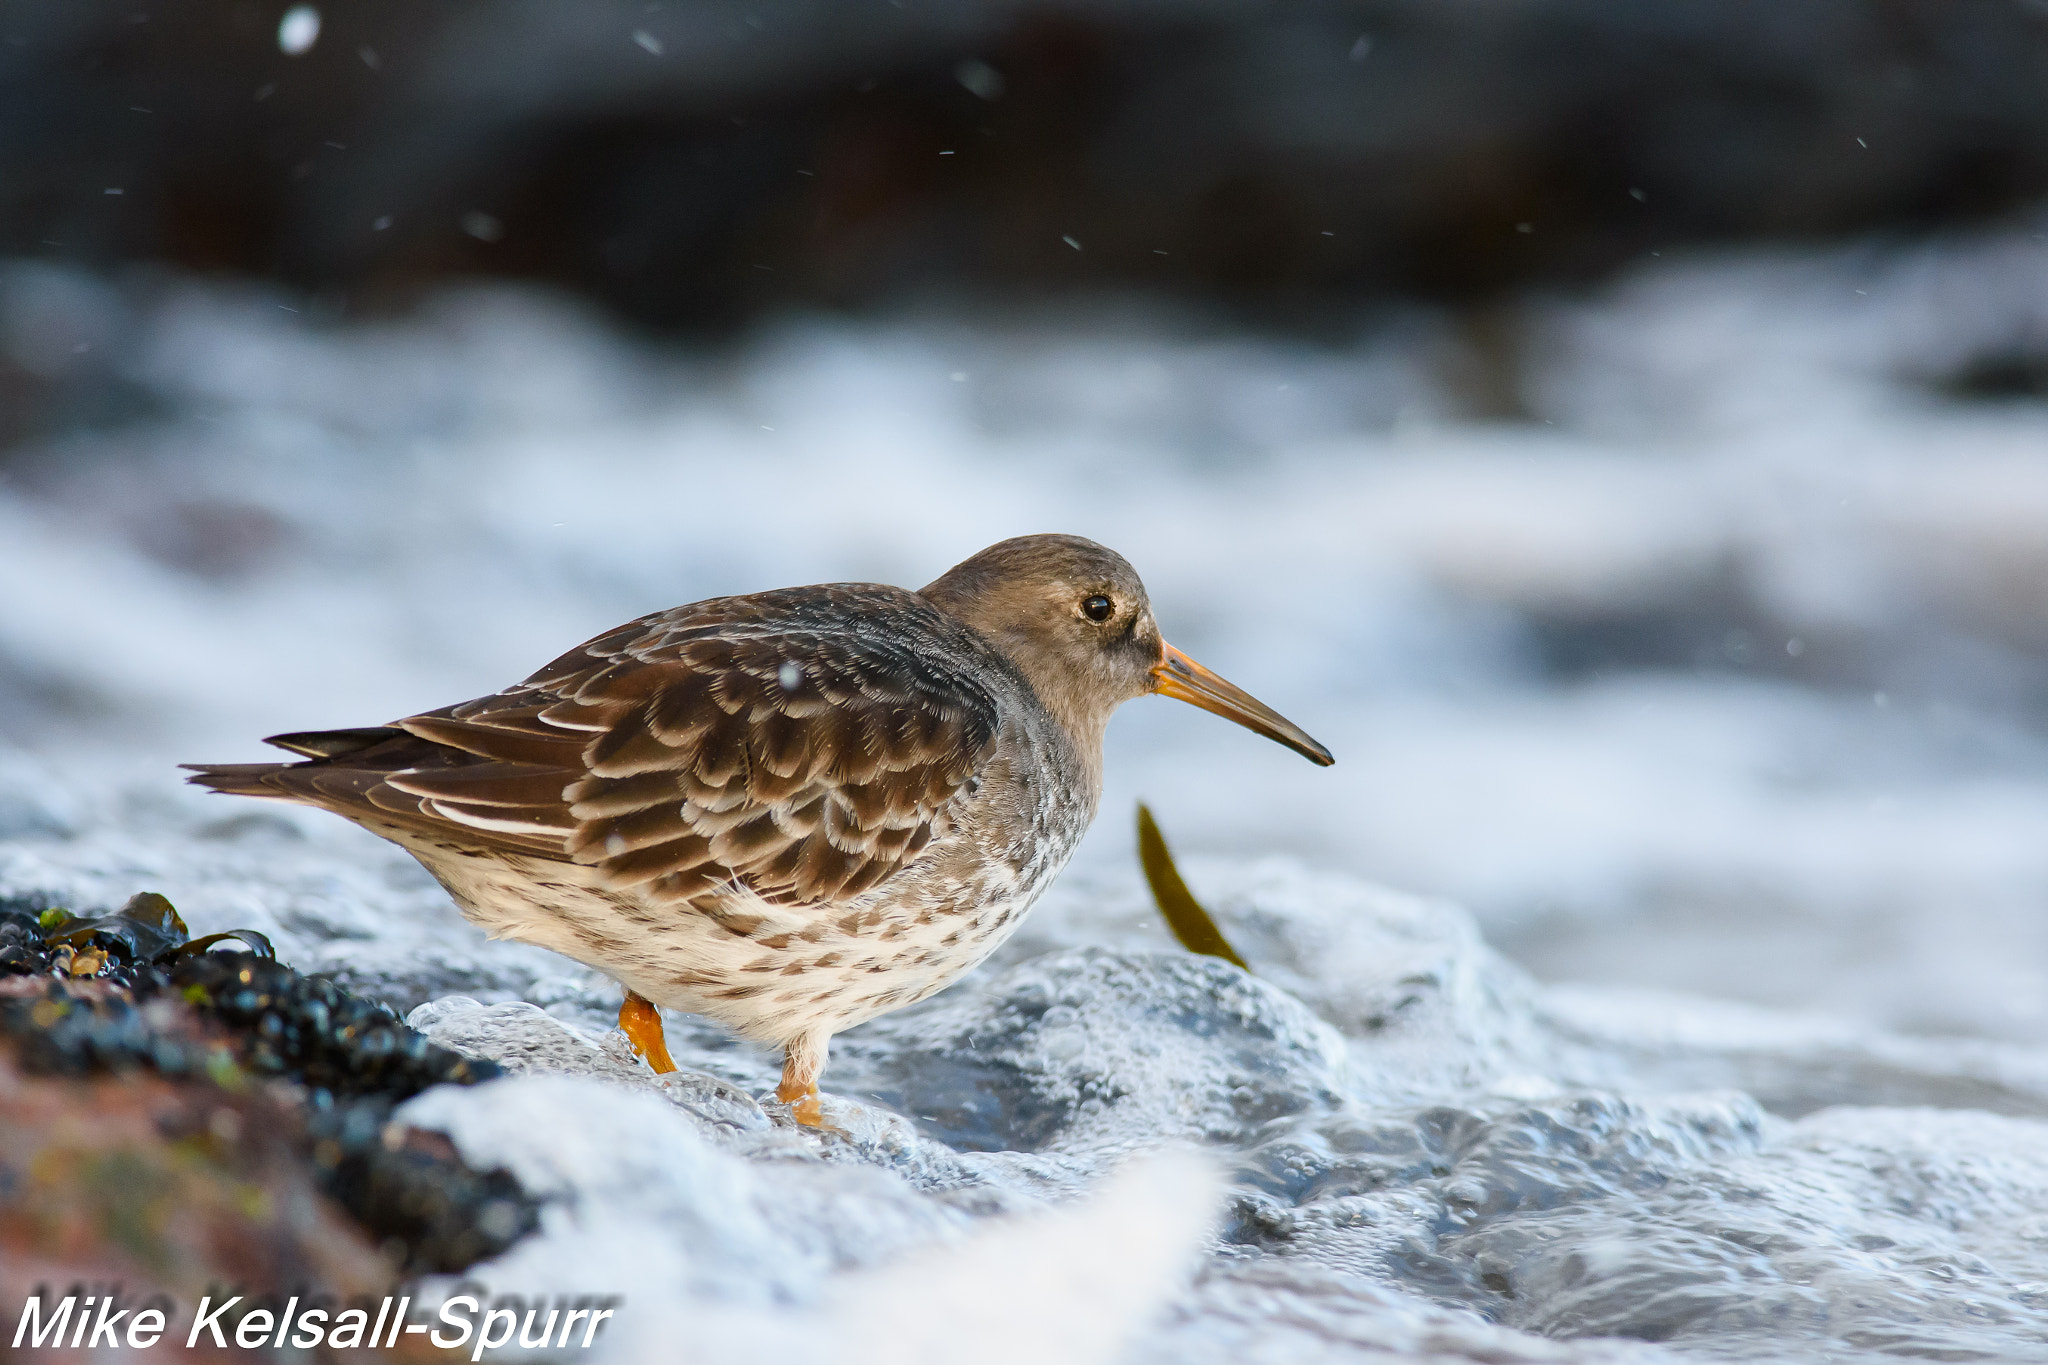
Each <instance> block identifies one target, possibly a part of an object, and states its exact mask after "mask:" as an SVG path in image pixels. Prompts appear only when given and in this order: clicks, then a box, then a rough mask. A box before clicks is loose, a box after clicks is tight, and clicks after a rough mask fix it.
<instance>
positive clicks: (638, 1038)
mask: <svg viewBox="0 0 2048 1365" xmlns="http://www.w3.org/2000/svg"><path fill="white" fill-rule="evenodd" d="M619 1029H620V1031H621V1032H623V1033H624V1034H625V1035H626V1041H627V1042H629V1043H631V1044H632V1045H633V1055H634V1056H635V1057H639V1058H642V1059H644V1060H645V1061H646V1063H647V1065H648V1066H649V1067H650V1068H652V1069H653V1071H654V1074H655V1075H657V1076H660V1075H665V1074H666V1073H668V1072H671V1071H674V1070H675V1069H676V1064H675V1063H674V1062H673V1061H671V1060H670V1059H669V1055H668V1039H667V1038H665V1037H664V1036H663V1035H662V1032H661V1011H660V1010H658V1009H656V1008H655V1007H654V1002H653V1001H652V1000H649V999H648V998H647V997H646V996H644V995H641V994H639V993H638V992H637V991H627V992H626V1000H625V1003H624V1004H622V1005H620V1006H619Z"/></svg>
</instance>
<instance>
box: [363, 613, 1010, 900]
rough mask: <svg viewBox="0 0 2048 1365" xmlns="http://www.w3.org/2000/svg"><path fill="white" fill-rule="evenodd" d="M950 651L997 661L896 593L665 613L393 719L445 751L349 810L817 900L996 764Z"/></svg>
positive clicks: (902, 840) (655, 887)
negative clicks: (489, 690)
mask: <svg viewBox="0 0 2048 1365" xmlns="http://www.w3.org/2000/svg"><path fill="white" fill-rule="evenodd" d="M884 617H886V618H887V619H886V620H883V619H878V618H884ZM963 649H965V650H969V651H972V652H974V653H975V654H977V655H981V656H983V657H989V656H987V655H986V653H985V647H983V646H980V645H979V642H978V641H976V640H974V639H973V638H972V637H971V636H967V635H965V633H964V632H963V630H962V628H960V627H958V626H957V625H956V624H955V623H952V622H950V621H949V620H948V619H947V618H944V617H942V616H940V615H939V614H938V613H937V612H936V611H935V610H934V609H932V608H931V607H930V606H928V605H927V604H925V603H924V602H923V601H922V600H921V599H918V598H917V597H916V596H915V595H914V594H911V593H907V592H904V591H903V590H901V589H895V588H880V587H869V586H867V585H833V586H831V587H829V588H809V589H791V590H785V591H783V592H777V593H761V594H756V595H754V596H753V597H749V598H727V599H721V600H718V601H712V602H705V603H699V604H696V605H694V606H690V607H679V608H677V609H675V610H674V611H670V612H664V613H661V614H660V615H657V616H652V617H646V618H643V619H642V620H639V621H635V622H631V623H629V624H628V625H625V626H622V627H620V628H619V629H617V630H614V631H611V632H608V633H607V634H605V635H601V636H599V637H597V638H596V639H594V640H591V641H590V642H588V643H587V644H585V645H582V646H580V647H578V648H577V649H575V650H571V651H570V652H569V653H567V654H564V655H563V656H561V657H560V658H559V659H556V660H555V661H554V662H553V663H551V664H549V665H548V666H547V667H546V668H543V669H541V670H540V671H539V672H537V673H535V674H534V675H533V676H532V677H531V678H529V679H527V680H526V681H525V682H523V683H520V684H517V685H516V686H514V687H511V688H508V689H507V690H505V691H504V692H501V693H497V694H495V695H493V696H489V697H481V698H478V699H476V700H474V701H470V702H464V703H462V704H460V705H458V706H452V707H446V708H443V709H442V710H440V711H435V712H430V713H427V714H424V715H420V716H413V717H409V718H407V719H406V720H403V721H400V722H398V724H399V726H401V727H402V728H403V729H404V730H405V731H406V732H408V733H409V734H411V735H413V736H416V737H417V738H418V740H421V741H430V742H431V743H432V744H433V745H435V746H447V748H448V749H453V750H455V751H457V753H456V754H454V755H450V756H449V757H450V760H451V761H448V762H445V763H440V764H431V765H422V766H419V767H414V768H409V769H406V770H403V771H398V772H391V773H388V774H383V775H380V776H381V779H382V780H381V781H379V782H377V783H375V784H374V786H373V787H372V788H371V789H370V790H369V791H367V792H362V791H358V793H357V799H361V797H362V796H367V797H368V799H369V800H370V801H371V802H372V803H373V804H375V805H377V806H378V807H379V808H389V807H402V808H403V814H404V815H405V816H406V817H407V818H408V819H410V820H421V821H427V822H445V823H446V824H447V825H452V826H459V827H461V828H462V829H464V830H465V831H468V832H471V833H472V834H474V835H475V836H478V837H480V838H482V839H483V840H484V841H485V842H486V843H495V842H497V841H498V840H500V839H504V840H506V841H507V843H508V846H516V847H518V848H519V849H520V851H532V850H533V848H534V846H535V844H536V842H541V843H546V844H549V845H550V846H551V848H552V853H551V856H556V857H565V858H569V859H573V860H574V861H576V862H580V863H586V864H590V865H593V866H595V867H597V868H599V869H601V870H602V871H603V873H604V874H605V878H606V880H607V881H608V882H610V883H611V884H612V885H614V886H616V887H619V888H621V889H625V888H628V887H632V888H637V889H638V891H639V894H641V895H643V896H648V897H651V898H653V899H657V900H663V901H669V902H680V901H688V900H691V899H694V898H697V897H700V896H703V895H704V894H706V893H707V892H712V891H716V890H718V889H719V888H721V887H725V888H729V889H732V890H741V889H744V890H745V891H746V892H748V893H751V895H752V896H753V897H756V898H758V899H759V900H761V901H763V902H765V903H767V904H770V905H808V904H815V903H818V902H821V901H827V900H831V899H833V898H835V897H837V896H842V895H848V894H852V893H853V892H854V891H856V890H859V889H865V888H867V887H870V886H873V885H875V884H877V883H879V882H880V881H881V880H883V879H884V878H886V877H887V876H889V875H890V874H891V873H893V872H894V871H896V870H897V869H898V868H899V867H901V866H903V865H904V864H906V863H908V862H910V861H911V860H913V859H915V858H916V857H918V856H919V854H920V853H921V852H922V851H923V850H924V849H925V848H926V847H927V846H929V845H930V843H931V842H932V841H933V840H934V839H935V838H938V837H940V836H942V835H943V834H944V833H945V831H946V829H947V827H948V809H949V807H950V806H951V805H952V803H953V801H954V800H955V798H956V797H957V796H958V795H959V793H960V792H961V791H962V790H963V788H964V787H965V786H966V785H967V783H968V782H969V780H970V779H971V778H972V777H973V776H974V774H975V773H976V772H977V771H979V770H980V768H981V767H982V765H983V764H984V763H985V762H986V761H987V759H988V757H989V755H990V754H991V753H992V752H993V751H994V748H995V742H996V733H997V728H998V724H999V714H998V704H997V701H996V698H995V696H994V694H993V692H992V691H991V690H990V689H989V687H988V686H986V685H984V684H983V683H982V682H980V681H977V680H976V679H975V678H974V677H972V676H970V674H971V672H972V670H967V671H963V670H962V669H959V668H948V667H946V666H944V664H943V663H941V662H939V661H940V660H941V659H943V658H946V657H947V656H951V657H952V658H954V659H959V658H960V655H961V651H962V650H963ZM444 752H445V750H444ZM393 813H394V814H397V813H399V812H398V811H396V810H394V811H393Z"/></svg>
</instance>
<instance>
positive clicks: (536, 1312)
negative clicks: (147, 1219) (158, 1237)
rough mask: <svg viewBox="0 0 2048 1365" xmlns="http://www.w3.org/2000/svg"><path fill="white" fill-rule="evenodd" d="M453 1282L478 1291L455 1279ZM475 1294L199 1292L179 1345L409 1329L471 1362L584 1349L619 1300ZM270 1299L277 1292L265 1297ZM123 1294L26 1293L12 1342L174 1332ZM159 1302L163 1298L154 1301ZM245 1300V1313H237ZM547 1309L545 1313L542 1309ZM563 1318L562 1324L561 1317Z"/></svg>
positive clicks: (327, 1341)
mask: <svg viewBox="0 0 2048 1365" xmlns="http://www.w3.org/2000/svg"><path fill="white" fill-rule="evenodd" d="M456 1288H457V1289H478V1287H477V1286H474V1285H466V1284H465V1285H457V1286H456ZM478 1294H484V1295H488V1291H487V1290H481V1289H478V1293H477V1294H471V1293H458V1294H454V1295H451V1296H450V1297H448V1298H445V1299H443V1300H441V1307H440V1310H439V1312H438V1313H436V1315H435V1316H434V1318H433V1319H431V1320H429V1321H426V1322H410V1321H408V1320H407V1318H408V1311H409V1310H410V1308H411V1306H412V1299H411V1298H410V1297H398V1298H386V1299H382V1300H379V1301H377V1302H376V1304H375V1305H374V1313H375V1316H374V1317H373V1316H372V1312H373V1309H372V1305H371V1304H369V1303H366V1302H363V1301H361V1300H358V1301H357V1302H356V1303H355V1304H354V1305H352V1306H350V1307H347V1308H342V1307H341V1306H340V1305H339V1304H338V1303H337V1302H336V1300H334V1299H333V1298H331V1297H326V1296H318V1297H313V1298H309V1299H306V1300H305V1301H304V1302H303V1303H302V1302H301V1301H300V1299H299V1298H298V1297H297V1296H294V1297H293V1298H291V1299H290V1300H288V1301H287V1302H286V1303H285V1305H284V1306H283V1307H282V1308H276V1307H272V1308H258V1307H255V1306H254V1305H253V1304H248V1305H245V1304H244V1302H243V1296H241V1295H239V1294H235V1295H231V1296H227V1295H224V1296H219V1297H216V1296H215V1295H212V1294H209V1295H207V1296H206V1297H204V1298H202V1299H200V1300H199V1307H198V1309H197V1310H196V1311H195V1312H194V1313H193V1315H192V1321H191V1324H190V1327H189V1330H188V1331H187V1332H186V1333H185V1346H186V1348H187V1349H190V1348H192V1347H195V1346H214V1347H223V1348H224V1347H226V1346H228V1345H230V1344H233V1345H235V1346H239V1347H241V1348H242V1349H244V1350H251V1351H253V1350H256V1349H258V1348H260V1347H264V1346H268V1347H271V1348H273V1349H276V1348H280V1347H283V1346H285V1345H286V1344H290V1345H291V1346H294V1347H296V1348H298V1349H299V1350H302V1351H303V1350H311V1349H313V1348H314V1347H316V1346H326V1347H329V1348H331V1349H334V1350H342V1351H346V1350H356V1349H360V1348H368V1349H372V1350H389V1349H391V1348H392V1347H395V1346H397V1345H398V1343H399V1339H400V1338H401V1337H402V1336H405V1335H407V1334H414V1335H418V1334H422V1333H424V1334H425V1335H426V1337H427V1339H428V1340H429V1341H431V1342H433V1343H434V1345H436V1346H438V1347H440V1348H441V1349H442V1350H444V1351H453V1350H460V1349H461V1348H462V1347H464V1346H469V1345H472V1344H474V1347H475V1349H474V1351H473V1352H472V1353H471V1355H470V1359H471V1360H477V1359H480V1358H481V1357H482V1356H483V1353H484V1352H485V1351H488V1350H494V1349H496V1348H497V1347H500V1346H508V1345H511V1344H513V1342H514V1341H515V1340H516V1341H517V1343H518V1344H519V1345H520V1346H523V1347H526V1348H527V1349H529V1350H531V1349H537V1348H539V1347H542V1346H552V1347H554V1348H555V1349H556V1350H565V1349H568V1348H570V1347H575V1348H577V1349H587V1348H588V1347H589V1346H590V1345H591V1344H592V1343H593V1342H595V1341H596V1340H597V1329H598V1326H599V1325H600V1324H601V1323H603V1322H604V1320H605V1319H606V1318H609V1317H611V1316H612V1315H613V1313H614V1311H615V1310H616V1308H617V1307H618V1305H619V1304H620V1303H622V1302H623V1300H622V1299H621V1298H620V1296H618V1295H616V1294H611V1295H583V1296H580V1297H576V1298H573V1299H571V1298H560V1299H557V1300H556V1301H555V1304H554V1306H552V1307H550V1306H549V1305H548V1304H547V1303H546V1302H544V1301H540V1300H535V1301H532V1302H528V1301H526V1300H523V1299H521V1298H520V1297H519V1296H518V1295H516V1294H508V1295H505V1296H503V1297H501V1298H499V1299H497V1300H496V1301H495V1302H494V1304H493V1306H491V1307H489V1308H485V1307H484V1305H483V1302H482V1301H481V1300H480V1298H479V1297H478ZM270 1302H271V1303H272V1304H273V1305H274V1304H275V1302H276V1301H275V1300H274V1299H273V1300H270ZM119 1305H120V1292H119V1290H118V1289H117V1290H115V1291H114V1292H113V1293H109V1294H97V1295H96V1294H79V1293H75V1292H74V1293H71V1294H67V1295H65V1296H64V1297H63V1298H61V1299H59V1298H57V1297H56V1296H55V1295H53V1294H50V1293H48V1292H38V1293H36V1294H34V1295H31V1296H30V1297H29V1298H28V1299H27V1300H26V1301H25V1302H24V1303H23V1304H22V1307H21V1315H20V1317H19V1318H17V1319H16V1320H15V1327H14V1339H13V1341H12V1343H11V1345H12V1346H13V1347H14V1348H15V1349H20V1348H21V1347H24V1346H28V1347H41V1348H43V1349H46V1350H48V1349H64V1348H69V1349H74V1350H76V1349H81V1348H82V1349H86V1350H91V1349H93V1348H95V1347H101V1346H112V1347H116V1348H118V1347H122V1346H127V1347H130V1348H132V1349H135V1350H144V1349H147V1348H148V1347H151V1346H154V1345H156V1344H157V1343H158V1342H159V1341H160V1340H162V1339H163V1336H164V1334H165V1333H166V1332H168V1331H170V1330H171V1323H172V1320H173V1319H174V1318H175V1317H176V1316H177V1314H176V1309H175V1306H174V1305H172V1304H171V1302H170V1300H169V1299H167V1298H164V1297H163V1296H162V1295H158V1296H157V1297H155V1298H152V1299H149V1300H148V1301H147V1303H146V1305H143V1306H135V1307H128V1308H122V1307H120V1306H119ZM155 1305H164V1306H162V1307H158V1306H155ZM238 1305H242V1307H241V1311H239V1312H237V1311H235V1310H236V1308H237V1306H238ZM543 1309H545V1310H546V1316H545V1317H542V1316H541V1314H542V1310H543ZM558 1319H559V1326H558V1325H557V1320H558Z"/></svg>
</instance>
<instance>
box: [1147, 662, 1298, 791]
mask: <svg viewBox="0 0 2048 1365" xmlns="http://www.w3.org/2000/svg"><path fill="white" fill-rule="evenodd" d="M1152 690H1153V691H1154V692H1157V693H1158V694H1159V695H1160V696H1162V697H1176V698H1178V699H1179V700H1181V701H1184V702H1188V703H1190V704H1191V705H1195V706H1199V707H1201V708H1202V709H1203V710H1204V711H1214V712H1215V713H1216V714H1217V715H1219V716H1222V717H1224V718H1225V719H1226V720H1234V721H1236V722H1237V723H1238V724H1239V725H1242V726H1243V727H1244V728H1245V729H1247V730H1251V731H1255V732H1256V733H1258V734H1262V735H1264V736H1265V737H1266V738H1267V739H1270V740H1273V741H1274V742H1276V743H1279V744H1285V745H1286V746H1287V747H1288V748H1290V749H1292V750H1294V752H1296V753H1298V754H1300V755H1301V756H1302V757H1303V758H1305V759H1307V760H1308V761H1309V762H1311V763H1320V764H1321V765H1323V766H1324V767H1325V768H1327V767H1329V766H1330V765H1331V764H1332V763H1335V762H1336V761H1337V760H1336V759H1335V758H1333V757H1331V755H1330V751H1329V750H1328V749H1325V748H1324V747H1323V746H1322V745H1320V744H1318V743H1316V742H1315V741H1314V740H1312V739H1310V738H1309V737H1308V735H1307V733H1306V732H1305V731H1303V730H1302V728H1301V727H1300V726H1299V725H1296V724H1295V723H1294V722H1293V721H1291V720H1289V719H1287V717H1285V716H1283V715H1281V714H1280V713H1279V712H1278V711H1275V710H1274V709H1273V708H1272V707H1270V706H1268V705H1266V704H1265V703H1264V702H1262V701H1260V700H1259V699H1258V698H1257V697H1254V696H1253V695H1252V694H1251V693H1249V692H1247V691H1245V690H1244V689H1243V688H1241V687H1239V686H1237V685H1236V684H1235V683H1232V682H1228V681H1226V680H1225V679H1223V678H1222V677H1219V676H1218V675H1217V674H1214V673H1211V672H1210V671H1209V670H1208V669H1206V668H1204V667H1202V666H1201V665H1200V664H1198V663H1196V662H1195V661H1194V660H1193V659H1190V658H1189V657H1188V656H1187V655H1185V654H1183V653H1181V652H1180V651H1179V650H1177V649H1175V648H1174V647H1173V646H1172V645H1167V646H1166V655H1165V657H1164V658H1162V659H1160V661H1159V663H1158V664H1157V665H1156V666H1155V667H1154V668H1153V670H1152Z"/></svg>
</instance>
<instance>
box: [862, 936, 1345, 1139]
mask: <svg viewBox="0 0 2048 1365" xmlns="http://www.w3.org/2000/svg"><path fill="white" fill-rule="evenodd" d="M835 1052H836V1053H837V1054H838V1055H839V1058H840V1060H839V1061H838V1062H837V1063H836V1065H838V1066H840V1067H843V1068H844V1070H843V1071H841V1072H839V1073H838V1074H836V1075H834V1076H832V1077H830V1080H831V1082H832V1083H833V1084H834V1086H835V1088H844V1089H849V1090H851V1091H853V1092H854V1093H862V1094H867V1095H872V1096H874V1097H875V1098H876V1099H878V1100H880V1101H881V1102H883V1103H884V1104H887V1105H888V1106H889V1107H891V1108H893V1109H895V1110H897V1111H898V1112H900V1113H905V1114H909V1115H911V1116H913V1117H914V1118H915V1119H916V1121H917V1122H918V1124H919V1126H920V1128H921V1129H922V1130H923V1131H924V1132H925V1133H927V1134H928V1135H930V1136H932V1137H935V1138H938V1139H940V1140H942V1141H944V1142H946V1143H947V1144H948V1145H950V1146H953V1147H955V1148H957V1149H960V1150H965V1151H1023V1152H1045V1151H1059V1152H1067V1153H1072V1152H1084V1151H1085V1152H1091V1153H1096V1154H1106V1153H1111V1152H1116V1151H1122V1150H1128V1149H1129V1148H1130V1146H1131V1144H1132V1143H1133V1141H1134V1140H1135V1139H1137V1138H1138V1136H1139V1135H1140V1134H1142V1135H1143V1137H1144V1140H1145V1141H1146V1142H1148V1143H1157V1142H1162V1141H1171V1140H1175V1139H1179V1140H1184V1141H1203V1142H1218V1143H1230V1142H1238V1141H1242V1140H1244V1138H1245V1137H1246V1136H1247V1135H1248V1134H1250V1133H1253V1132H1256V1131H1258V1130H1259V1129H1260V1128H1261V1127H1262V1126H1263V1125H1265V1124H1268V1123H1270V1122H1272V1121H1273V1120H1276V1119H1281V1118H1286V1117H1289V1116H1292V1115H1295V1114H1299V1113H1302V1112H1304V1111H1309V1110H1317V1109H1326V1108H1329V1107H1331V1106H1334V1105H1335V1104H1336V1103H1337V1102H1338V1098H1339V1096H1340V1094H1341V1093H1342V1090H1343V1087H1344V1083H1345V1074H1346V1056H1345V1051H1344V1045H1343V1041H1342V1039H1340V1038H1339V1037H1338V1036H1337V1034H1336V1032H1335V1030H1333V1029H1331V1028H1330V1027H1329V1026H1328V1025H1327V1024H1325V1023H1323V1022H1322V1021H1320V1020H1318V1019H1317V1018H1316V1017H1315V1016H1314V1015H1313V1014H1311V1013H1310V1012H1309V1011H1308V1010H1307V1009H1306V1008H1304V1007H1303V1006H1302V1005H1301V1003H1300V1002H1298V1001H1296V1000H1294V999H1292V998H1291V997H1289V996H1287V995H1285V994H1284V993H1282V992H1280V991H1278V990H1276V989H1274V988H1273V987H1270V986H1268V985H1266V984H1264V983H1263V982H1260V981H1258V980H1256V979H1254V978H1251V977H1248V976H1246V975H1245V974H1244V973H1243V972H1241V971H1239V970H1238V969H1236V968H1234V967H1231V966H1229V965H1228V964H1226V963H1223V962H1221V961H1219V960H1217V959H1214V958H1198V957H1190V956H1187V955H1185V954H1183V955H1181V956H1178V957H1169V956H1166V955H1163V954H1162V955H1159V956H1145V957H1137V956H1122V955H1117V954H1111V953H1107V952H1102V951H1099V950H1088V949H1080V950H1073V951H1069V952H1065V953H1054V954H1050V955H1048V956H1046V957H1043V958H1038V959H1035V960H1033V961H1031V962H1027V963H1025V964H1023V965H1021V966H1018V967H1014V968H1012V969H1011V970H1009V971H1008V972H1006V973H1004V974H1003V975H1001V976H999V977H997V978H995V979H994V980H992V981H989V982H988V983H986V985H984V986H983V987H982V988H981V989H979V990H971V991H961V992H956V993H954V994H953V995H950V996H944V997H940V998H939V1000H937V1001H935V1002H934V1003H933V1004H931V1005H928V1006H926V1007H925V1008H924V1009H922V1010H920V1011H914V1012H906V1013H904V1014H899V1015H894V1016H889V1017H885V1018H883V1019H880V1020H877V1021H876V1022H875V1023H873V1024H870V1025H867V1026H866V1027H865V1028H863V1029H860V1030H857V1031H855V1032H854V1033H851V1034H848V1035H846V1037H845V1039H844V1041H843V1044H840V1045H837V1046H835Z"/></svg>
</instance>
